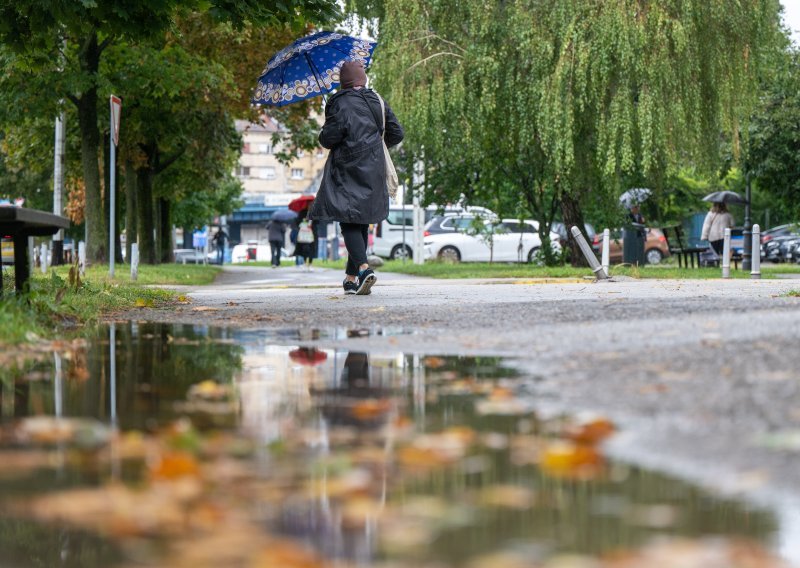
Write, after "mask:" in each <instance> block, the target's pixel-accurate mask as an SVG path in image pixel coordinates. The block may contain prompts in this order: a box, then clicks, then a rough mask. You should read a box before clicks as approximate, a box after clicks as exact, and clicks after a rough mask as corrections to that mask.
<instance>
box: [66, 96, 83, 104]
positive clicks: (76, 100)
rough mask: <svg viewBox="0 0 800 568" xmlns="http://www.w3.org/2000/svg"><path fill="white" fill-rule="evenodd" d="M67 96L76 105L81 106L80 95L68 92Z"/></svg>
mask: <svg viewBox="0 0 800 568" xmlns="http://www.w3.org/2000/svg"><path fill="white" fill-rule="evenodd" d="M65 96H66V97H67V100H69V102H71V103H72V104H74V105H75V106H76V107H80V105H81V100H80V99H79V98H78V97H76V96H75V95H73V94H72V93H67V94H66V95H65Z"/></svg>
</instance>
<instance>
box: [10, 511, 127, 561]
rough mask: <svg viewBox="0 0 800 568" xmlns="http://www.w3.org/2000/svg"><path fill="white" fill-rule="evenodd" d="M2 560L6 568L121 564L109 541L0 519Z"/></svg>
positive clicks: (119, 555) (29, 523)
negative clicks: (14, 567) (12, 567)
mask: <svg viewBox="0 0 800 568" xmlns="http://www.w3.org/2000/svg"><path fill="white" fill-rule="evenodd" d="M0 558H2V561H3V566H18V567H20V568H27V567H31V568H33V567H37V568H38V567H47V568H50V567H56V566H57V567H59V568H106V567H108V566H112V565H114V564H116V563H117V562H119V561H120V560H121V554H120V553H119V551H118V550H117V549H116V548H115V547H113V546H112V545H111V544H110V543H108V542H107V541H104V540H102V539H100V538H98V537H95V536H92V535H89V534H86V533H81V532H77V531H67V530H64V529H62V528H61V527H58V526H43V525H40V524H37V523H35V522H33V521H27V520H16V519H0Z"/></svg>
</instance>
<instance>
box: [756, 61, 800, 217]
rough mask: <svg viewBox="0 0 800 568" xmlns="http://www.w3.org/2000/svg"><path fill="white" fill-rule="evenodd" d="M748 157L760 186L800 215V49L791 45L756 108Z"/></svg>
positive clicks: (794, 214) (791, 213) (790, 212)
mask: <svg viewBox="0 0 800 568" xmlns="http://www.w3.org/2000/svg"><path fill="white" fill-rule="evenodd" d="M748 161H749V163H750V166H751V167H752V170H753V173H754V175H755V177H756V179H757V181H758V186H759V187H760V188H761V189H763V190H765V191H766V192H768V194H769V195H770V196H773V197H774V198H775V201H776V203H774V205H777V206H783V207H784V208H785V210H786V213H787V214H788V215H789V216H790V217H791V218H792V220H796V219H797V218H798V217H800V51H798V49H797V48H790V49H788V50H787V51H786V52H785V54H783V57H781V59H780V60H779V64H778V66H777V68H776V73H775V76H774V77H773V78H772V79H771V81H770V82H769V83H768V84H767V88H766V93H765V95H764V97H763V98H762V100H761V103H760V105H759V107H758V109H757V111H756V114H755V117H754V119H753V121H752V124H751V129H750V147H749V155H748Z"/></svg>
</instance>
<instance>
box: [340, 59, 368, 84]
mask: <svg viewBox="0 0 800 568" xmlns="http://www.w3.org/2000/svg"><path fill="white" fill-rule="evenodd" d="M339 80H340V82H341V84H342V89H352V88H353V87H366V86H367V74H366V73H365V72H364V66H363V65H362V64H361V62H360V61H345V62H344V65H342V69H341V70H340V71H339Z"/></svg>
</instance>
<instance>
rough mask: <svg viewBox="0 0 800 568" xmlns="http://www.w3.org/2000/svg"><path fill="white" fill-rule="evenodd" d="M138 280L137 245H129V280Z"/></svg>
mask: <svg viewBox="0 0 800 568" xmlns="http://www.w3.org/2000/svg"><path fill="white" fill-rule="evenodd" d="M138 278H139V243H131V280H132V281H134V282H136V280H137V279H138Z"/></svg>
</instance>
